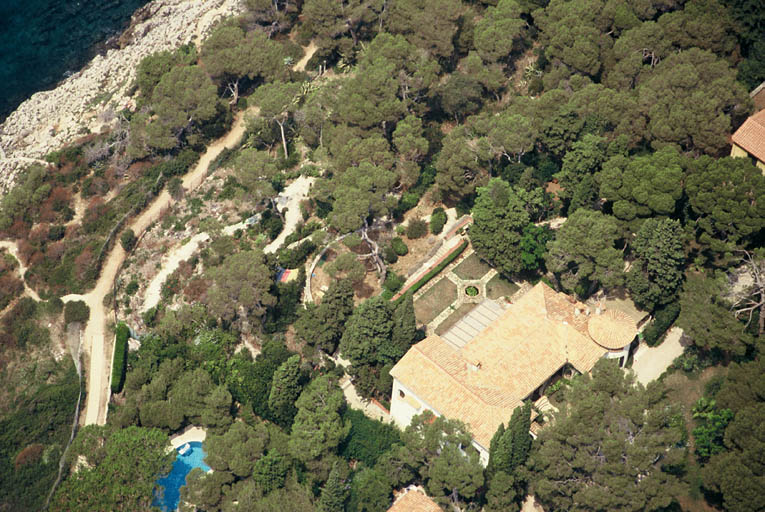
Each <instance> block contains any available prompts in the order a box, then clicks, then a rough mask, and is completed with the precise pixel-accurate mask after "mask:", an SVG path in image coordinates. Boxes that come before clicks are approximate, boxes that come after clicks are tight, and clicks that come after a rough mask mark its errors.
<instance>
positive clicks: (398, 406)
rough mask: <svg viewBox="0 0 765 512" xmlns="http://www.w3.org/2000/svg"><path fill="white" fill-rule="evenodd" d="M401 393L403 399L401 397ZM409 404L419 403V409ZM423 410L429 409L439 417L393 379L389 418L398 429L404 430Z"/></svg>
mask: <svg viewBox="0 0 765 512" xmlns="http://www.w3.org/2000/svg"><path fill="white" fill-rule="evenodd" d="M402 391H403V393H404V396H405V398H402V397H401V392H402ZM411 402H416V403H419V404H420V407H419V408H415V407H413V406H412V405H411ZM425 409H429V410H430V411H432V412H433V414H435V415H436V416H440V414H439V413H438V411H436V410H435V409H433V408H432V407H428V406H427V405H426V404H425V402H423V401H422V400H420V399H419V397H417V395H416V394H415V393H414V392H413V391H412V390H411V389H408V388H407V387H406V386H404V385H403V384H401V383H400V382H399V381H398V379H396V378H394V379H393V391H392V393H391V398H390V417H391V418H392V419H393V421H394V422H395V423H396V425H398V426H399V428H401V429H402V430H403V429H405V428H406V427H407V426H409V424H410V423H411V422H412V418H414V417H415V416H416V415H418V414H420V413H422V412H423V411H424V410H425Z"/></svg>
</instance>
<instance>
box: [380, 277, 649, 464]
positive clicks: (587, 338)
mask: <svg viewBox="0 0 765 512" xmlns="http://www.w3.org/2000/svg"><path fill="white" fill-rule="evenodd" d="M641 322H642V319H640V318H637V317H636V316H635V315H630V314H629V313H628V312H625V311H624V310H623V309H619V308H616V307H614V308H611V307H608V306H607V305H606V306H605V307H604V306H603V304H602V303H597V304H593V305H591V306H588V305H586V304H583V303H581V302H579V301H577V300H576V299H574V298H573V297H570V296H568V295H565V294H563V293H559V292H556V291H555V290H553V289H552V288H550V287H549V286H547V285H546V284H544V283H541V282H540V283H539V284H537V285H536V286H534V287H533V288H531V289H530V290H529V291H528V292H526V294H525V295H523V296H522V297H521V298H520V299H518V300H517V301H516V302H514V303H513V304H510V305H509V306H508V308H507V309H505V310H503V311H502V313H501V314H500V315H499V316H498V317H497V318H496V319H494V320H493V321H492V322H490V323H489V324H488V325H487V326H486V327H485V328H483V329H482V330H481V331H480V332H478V333H477V334H476V335H475V336H474V337H473V338H472V339H469V340H465V342H464V343H455V342H454V340H453V339H450V340H446V339H444V338H442V337H440V336H438V335H435V334H432V335H430V336H428V337H427V338H426V339H424V340H423V341H421V342H419V343H417V344H416V345H414V346H412V347H411V348H410V349H409V351H408V352H407V353H406V354H405V355H404V357H403V358H402V359H401V360H400V361H399V362H398V363H397V364H396V365H395V366H394V367H393V369H392V370H391V372H390V374H391V376H392V377H393V391H392V395H391V397H392V398H391V410H390V412H391V417H392V418H393V420H394V421H395V422H396V424H398V425H399V426H400V427H401V428H404V427H406V426H407V425H409V423H410V422H411V420H412V418H413V417H414V416H415V415H417V414H420V413H422V412H423V411H424V410H426V409H428V410H430V411H432V412H433V413H434V414H436V415H444V416H446V417H448V418H454V419H459V420H461V421H463V422H465V423H466V424H467V425H468V426H469V428H470V430H471V432H472V434H473V446H475V448H476V449H477V450H478V451H479V453H480V455H481V462H482V463H483V464H484V465H486V464H487V463H488V459H489V443H490V441H491V438H492V436H493V435H494V432H495V431H496V429H497V427H498V426H499V424H500V423H503V422H507V421H509V419H510V416H511V415H512V413H513V410H514V409H515V408H516V407H518V406H520V405H522V404H523V402H524V401H526V400H531V401H533V402H536V403H537V406H538V408H542V407H540V406H541V405H543V404H545V403H547V401H546V397H544V391H545V389H546V387H547V386H549V385H550V384H553V383H554V382H555V381H557V380H558V379H560V378H561V377H564V376H565V377H569V376H572V375H574V374H576V373H587V372H589V371H590V370H591V369H592V367H593V366H594V365H595V363H596V362H597V361H598V360H599V359H601V358H604V357H605V358H616V359H619V362H620V364H621V365H622V366H623V365H624V364H625V363H626V361H627V358H628V356H629V350H630V346H631V344H632V342H633V340H634V339H635V337H636V334H637V332H638V328H639V326H640V324H641ZM539 428H540V425H539V424H538V423H537V422H533V423H532V428H531V432H532V434H534V433H535V432H536V431H538V429H539Z"/></svg>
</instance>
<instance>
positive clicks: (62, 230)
mask: <svg viewBox="0 0 765 512" xmlns="http://www.w3.org/2000/svg"><path fill="white" fill-rule="evenodd" d="M64 235H66V226H62V225H60V224H54V225H53V226H51V227H50V229H49V230H48V239H49V240H52V241H54V242H55V241H57V240H61V239H62V238H64Z"/></svg>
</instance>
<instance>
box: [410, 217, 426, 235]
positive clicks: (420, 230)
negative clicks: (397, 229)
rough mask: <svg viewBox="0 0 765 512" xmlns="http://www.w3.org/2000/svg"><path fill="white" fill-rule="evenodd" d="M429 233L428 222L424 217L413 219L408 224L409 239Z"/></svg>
mask: <svg viewBox="0 0 765 512" xmlns="http://www.w3.org/2000/svg"><path fill="white" fill-rule="evenodd" d="M427 234H428V224H427V223H426V222H425V221H424V220H422V219H412V220H410V221H409V224H408V225H407V226H406V237H407V238H409V239H413V238H422V237H424V236H425V235H427Z"/></svg>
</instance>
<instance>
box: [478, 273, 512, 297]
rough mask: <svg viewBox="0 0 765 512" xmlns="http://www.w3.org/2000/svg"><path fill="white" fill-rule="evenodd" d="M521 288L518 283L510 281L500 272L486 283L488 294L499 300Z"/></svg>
mask: <svg viewBox="0 0 765 512" xmlns="http://www.w3.org/2000/svg"><path fill="white" fill-rule="evenodd" d="M519 289H520V286H518V285H517V284H515V283H513V282H511V281H508V280H507V279H505V278H504V277H502V276H501V275H500V274H497V275H496V276H494V277H492V278H491V279H490V280H489V282H488V283H486V295H487V296H488V297H489V298H490V299H492V300H497V299H500V298H502V297H509V296H511V295H512V294H514V293H515V292H517V291H518V290H519Z"/></svg>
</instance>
